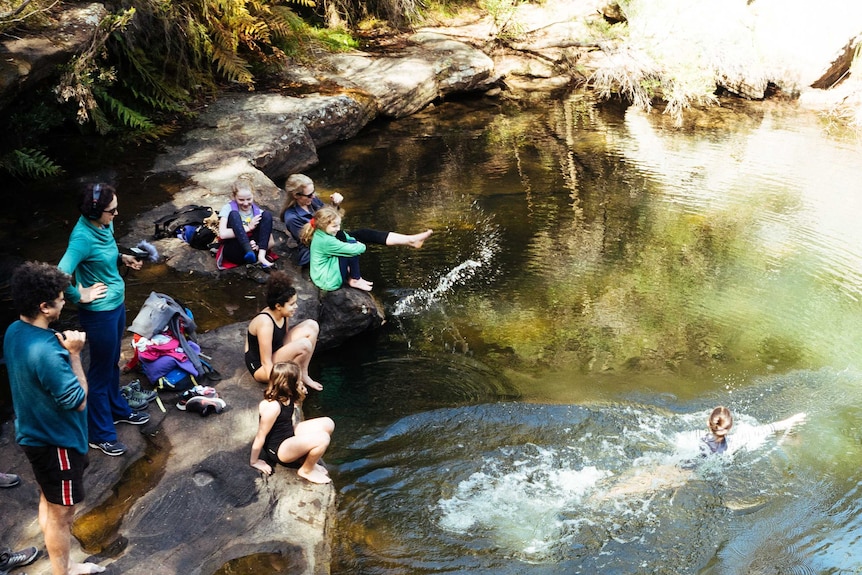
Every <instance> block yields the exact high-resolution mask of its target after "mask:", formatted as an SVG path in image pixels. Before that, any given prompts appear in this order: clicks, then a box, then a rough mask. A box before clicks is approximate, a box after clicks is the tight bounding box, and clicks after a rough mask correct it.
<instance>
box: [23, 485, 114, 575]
mask: <svg viewBox="0 0 862 575" xmlns="http://www.w3.org/2000/svg"><path fill="white" fill-rule="evenodd" d="M74 519H75V508H74V507H73V506H68V507H67V506H65V505H57V504H55V503H50V502H49V501H48V500H47V499H45V496H44V495H42V496H41V497H40V499H39V527H41V528H42V535H43V536H44V537H45V548H46V549H47V551H48V559H49V560H50V561H51V573H52V574H53V575H83V574H84V573H101V572H102V571H104V570H105V568H104V567H102V566H101V565H96V564H95V563H73V562H72V558H71V546H72V521H73V520H74Z"/></svg>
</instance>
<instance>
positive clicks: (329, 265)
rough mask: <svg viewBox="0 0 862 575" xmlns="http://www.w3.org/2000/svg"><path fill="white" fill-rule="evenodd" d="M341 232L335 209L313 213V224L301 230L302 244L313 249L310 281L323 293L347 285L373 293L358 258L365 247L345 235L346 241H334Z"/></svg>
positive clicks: (338, 213) (306, 225) (330, 207)
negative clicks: (363, 275)
mask: <svg viewBox="0 0 862 575" xmlns="http://www.w3.org/2000/svg"><path fill="white" fill-rule="evenodd" d="M339 230H341V213H340V212H339V211H338V210H337V209H336V208H334V207H332V206H324V207H322V208H320V209H319V210H317V211H316V212H314V217H313V218H311V221H310V222H308V223H307V224H305V226H303V228H302V234H301V239H302V243H304V244H305V245H307V246H308V247H309V249H310V257H311V259H310V260H309V270H308V273H309V275H310V276H311V281H312V282H314V285H316V286H317V287H319V288H320V289H322V290H324V291H335V290H337V289H338V288H340V287H341V286H342V285H344V283H345V282H347V285H349V286H350V287H353V288H356V289H361V290H363V291H371V287H372V285H373V284H372V283H371V282H369V281H366V280H364V279H362V275H361V274H360V273H359V254H361V253H364V252H365V244H363V243H361V242H357V241H356V240H355V239H353V238H352V237H350V236H349V235H347V234H346V233H345V234H344V237H345V238H346V239H345V240H344V241H342V240H339V239H338V238H336V237H335V234H337V233H338V232H339Z"/></svg>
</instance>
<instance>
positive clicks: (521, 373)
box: [308, 97, 862, 575]
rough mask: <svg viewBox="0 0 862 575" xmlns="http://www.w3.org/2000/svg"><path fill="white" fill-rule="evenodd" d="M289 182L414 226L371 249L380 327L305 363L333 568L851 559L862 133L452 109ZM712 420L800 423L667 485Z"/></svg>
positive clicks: (762, 118) (671, 568)
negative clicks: (331, 422) (326, 474)
mask: <svg viewBox="0 0 862 575" xmlns="http://www.w3.org/2000/svg"><path fill="white" fill-rule="evenodd" d="M308 174H309V175H310V176H312V178H314V179H315V182H316V186H317V189H318V191H319V192H320V193H321V194H322V195H323V196H324V197H325V196H326V195H327V194H328V193H329V192H333V191H339V192H341V193H343V194H344V195H345V196H346V198H347V200H346V201H345V204H344V207H345V209H346V211H347V214H346V217H345V224H346V228H347V229H350V228H351V227H360V226H374V227H381V228H388V229H396V230H399V231H405V232H415V231H418V230H421V229H424V228H426V227H431V228H433V229H434V230H435V234H434V235H433V236H432V238H431V239H430V240H429V241H428V242H427V244H426V246H425V247H424V248H423V249H421V250H412V249H410V248H388V249H383V248H380V247H372V248H370V250H369V252H367V253H366V254H364V255H363V256H362V258H361V264H362V269H363V275H364V276H365V277H366V278H367V279H369V280H371V281H374V282H375V288H374V292H375V294H376V295H377V296H378V297H379V298H380V299H381V301H382V302H383V303H384V304H385V305H386V308H387V311H388V317H389V320H388V322H387V324H386V326H384V328H383V329H381V330H380V332H379V333H376V334H374V336H373V337H370V338H362V340H361V341H358V342H354V343H352V344H350V345H347V346H345V347H344V348H342V349H339V350H337V351H334V352H330V353H328V354H325V355H323V356H321V357H320V358H318V360H317V365H318V368H319V370H320V377H321V379H322V381H323V382H324V383H325V384H326V389H325V391H324V392H323V393H322V394H321V395H320V396H319V397H318V398H316V399H315V400H314V402H313V404H312V405H311V406H310V407H311V411H312V413H311V415H315V414H317V413H325V414H328V415H330V416H332V417H333V418H334V419H335V420H336V423H337V426H338V429H337V430H336V434H335V438H334V442H333V446H332V447H331V448H330V452H329V454H328V456H327V463H328V464H329V465H330V466H331V467H332V470H333V475H334V478H335V484H336V486H337V487H338V491H339V497H338V500H339V512H338V526H337V528H336V544H335V548H334V554H335V558H334V559H335V562H334V565H333V572H334V573H369V574H372V573H373V574H401V573H440V572H455V573H489V574H490V573H495V574H515V573H517V574H519V575H524V574H545V573H599V572H600V573H674V574H678V573H716V574H718V573H743V572H745V573H748V572H760V571H762V570H766V571H769V572H777V573H825V572H828V573H851V572H858V571H859V570H860V569H862V554H860V552H859V551H857V550H856V547H857V546H856V542H857V541H856V539H857V537H858V527H859V524H860V518H862V515H860V511H862V507H860V498H859V496H858V485H859V482H860V480H862V474H860V472H859V469H858V461H859V459H860V455H862V445H860V439H862V429H860V423H859V416H860V411H862V399H860V394H859V382H860V380H862V377H860V376H862V371H860V367H862V345H860V344H862V321H860V319H862V307H860V301H859V299H860V296H862V226H860V225H859V224H858V222H857V218H858V214H859V213H862V209H860V208H862V205H860V203H862V145H860V143H859V142H858V141H856V140H855V139H853V138H851V137H846V136H842V135H841V134H837V133H833V132H832V131H830V126H828V125H825V124H823V123H822V122H821V121H820V120H819V119H818V118H816V117H815V116H812V115H809V114H806V113H803V112H799V111H797V110H795V109H794V108H793V107H792V106H788V105H784V104H776V103H756V104H746V103H741V102H724V103H723V105H722V106H721V107H719V108H713V109H712V110H709V111H707V112H704V113H692V114H691V115H690V117H689V125H687V126H685V127H684V128H683V129H679V130H677V129H673V128H672V127H671V125H670V122H669V121H668V120H667V119H666V118H664V117H663V116H662V115H661V114H660V113H658V112H655V111H654V112H653V113H651V114H644V113H642V112H638V111H635V110H628V111H626V110H621V109H618V108H615V107H612V106H611V107H601V106H598V107H597V106H595V105H594V104H593V103H592V102H590V101H588V100H585V99H583V98H581V97H572V98H570V99H567V100H563V101H555V102H552V103H550V104H548V105H543V106H539V107H536V108H534V109H514V108H508V107H506V106H505V105H495V104H491V103H488V102H469V101H464V102H452V103H447V104H445V105H442V106H440V107H438V108H435V109H431V110H428V111H426V112H423V113H421V114H419V115H417V116H414V117H411V118H407V119H404V120H401V121H398V122H391V123H381V124H376V125H375V126H372V127H370V128H369V129H367V130H366V131H364V132H363V134H361V135H360V136H358V137H356V138H354V139H352V140H351V141H349V142H346V143H342V144H339V145H335V146H331V147H329V148H327V149H325V150H323V151H322V154H321V162H320V164H319V165H318V166H316V167H315V168H314V169H312V170H310V171H309V172H308ZM718 404H724V405H727V406H729V407H730V408H731V409H732V410H733V412H734V413H735V415H736V418H737V423H736V425H737V427H738V428H744V427H746V426H754V425H758V424H763V423H767V422H770V421H775V420H778V419H783V418H785V417H787V416H789V415H791V414H793V413H796V412H799V411H805V412H807V413H808V419H807V421H806V423H805V424H804V425H803V426H801V427H799V428H798V429H796V430H795V431H794V432H793V433H791V434H782V435H780V436H776V437H771V438H769V439H767V440H766V441H765V442H763V443H762V444H759V445H756V446H752V448H751V449H750V450H746V451H743V452H740V453H738V454H737V455H735V456H734V458H732V460H723V461H715V462H709V463H708V464H707V465H703V466H701V467H699V468H697V469H696V470H694V471H693V472H691V473H679V471H678V469H679V468H678V467H677V466H676V464H678V463H680V462H683V461H686V460H688V459H689V458H690V457H691V456H692V454H693V451H692V450H693V449H696V446H695V443H696V433H695V430H702V429H704V422H705V420H706V416H707V414H708V412H709V410H710V409H711V408H712V407H713V406H715V405H718ZM692 437H694V438H695V441H694V442H693V441H692V439H691V438H692ZM669 470H677V471H675V472H673V471H671V472H669ZM632 477H635V478H637V480H636V483H637V482H638V481H639V482H640V484H641V485H642V487H643V488H642V489H635V490H632V491H631V492H624V493H623V494H622V495H619V493H620V492H619V491H618V490H617V491H614V489H615V486H617V488H618V487H619V485H621V483H620V482H622V484H623V485H625V484H626V482H628V481H630V480H631V479H632ZM614 493H617V495H616V496H614V495H613V494H614Z"/></svg>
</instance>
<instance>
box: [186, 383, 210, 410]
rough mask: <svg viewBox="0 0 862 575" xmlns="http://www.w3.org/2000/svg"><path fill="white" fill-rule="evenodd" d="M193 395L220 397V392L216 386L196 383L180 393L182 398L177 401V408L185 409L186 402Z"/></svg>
mask: <svg viewBox="0 0 862 575" xmlns="http://www.w3.org/2000/svg"><path fill="white" fill-rule="evenodd" d="M193 397H218V392H217V391H216V390H215V388H214V387H210V386H208V385H196V386H194V387H193V388H191V389H187V390H185V391H184V392H182V393H181V394H180V400H179V401H178V402H177V409H179V410H181V411H185V410H186V404H187V403H188V401H189V400H190V399H192V398H193Z"/></svg>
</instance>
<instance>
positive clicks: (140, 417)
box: [114, 411, 150, 425]
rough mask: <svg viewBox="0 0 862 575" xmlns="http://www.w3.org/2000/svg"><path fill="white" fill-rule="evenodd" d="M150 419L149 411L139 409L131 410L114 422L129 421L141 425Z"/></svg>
mask: <svg viewBox="0 0 862 575" xmlns="http://www.w3.org/2000/svg"><path fill="white" fill-rule="evenodd" d="M149 420H150V414H149V413H141V412H140V411H133V412H132V413H130V414H129V415H128V416H126V417H124V418H122V419H115V420H114V424H115V425H116V424H117V423H131V424H132V425H143V424H145V423H146V422H148V421H149Z"/></svg>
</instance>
